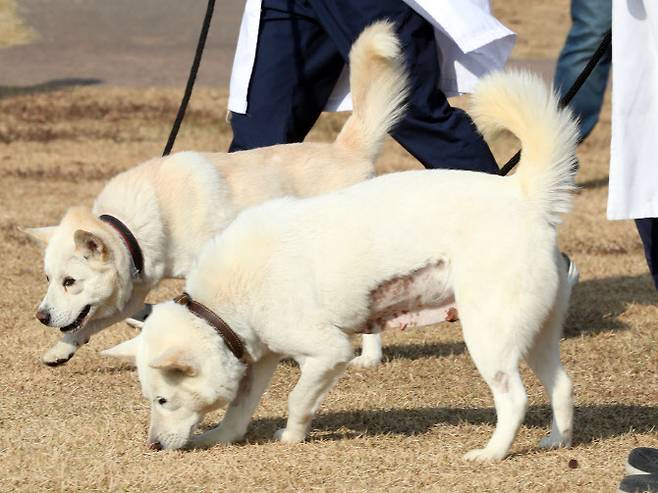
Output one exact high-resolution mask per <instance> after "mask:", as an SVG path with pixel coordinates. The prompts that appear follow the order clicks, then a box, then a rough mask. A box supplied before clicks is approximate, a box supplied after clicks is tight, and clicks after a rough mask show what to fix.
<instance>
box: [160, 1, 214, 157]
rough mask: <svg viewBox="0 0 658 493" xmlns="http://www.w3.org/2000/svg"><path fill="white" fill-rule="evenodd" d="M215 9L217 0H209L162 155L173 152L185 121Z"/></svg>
mask: <svg viewBox="0 0 658 493" xmlns="http://www.w3.org/2000/svg"><path fill="white" fill-rule="evenodd" d="M214 10H215V0H208V7H207V8H206V16H205V18H204V19H203V26H202V27H201V33H200V34H199V42H198V43H197V46H196V52H195V53H194V61H193V62H192V68H190V75H189V77H188V78H187V85H186V86H185V93H184V94H183V99H182V101H181V102H180V106H179V107H178V114H177V115H176V119H175V120H174V125H173V127H171V132H170V133H169V139H168V140H167V145H166V146H165V148H164V151H163V153H162V156H168V155H169V154H170V153H171V149H172V148H173V147H174V142H176V136H177V135H178V130H179V129H180V125H181V123H182V122H183V118H185V110H187V104H188V103H189V102H190V97H191V96H192V89H193V88H194V82H195V81H196V75H197V72H198V71H199V65H200V64H201V57H202V56H203V49H204V48H205V46H206V38H207V37H208V30H209V29H210V21H211V19H212V13H213V11H214Z"/></svg>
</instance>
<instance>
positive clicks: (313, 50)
mask: <svg viewBox="0 0 658 493" xmlns="http://www.w3.org/2000/svg"><path fill="white" fill-rule="evenodd" d="M313 15H314V12H313V11H312V10H311V9H310V8H309V7H308V5H307V2H306V1H304V0H264V1H263V5H262V13H261V21H260V28H259V34H258V48H257V51H256V59H255V62H254V67H253V71H252V75H251V81H250V84H249V93H248V97H247V99H248V107H247V113H246V114H237V113H233V114H232V115H231V127H232V128H233V141H232V142H231V146H230V148H229V152H233V151H240V150H247V149H253V148H256V147H264V146H270V145H274V144H285V143H289V142H301V141H302V140H304V137H305V136H306V134H307V133H308V132H309V131H310V129H311V127H312V126H313V124H314V123H315V121H316V120H317V118H318V116H319V115H320V113H321V112H322V109H323V108H324V106H325V104H326V102H327V100H328V98H329V96H330V94H331V91H332V90H333V88H334V85H335V83H336V80H337V79H338V77H339V75H340V73H341V70H342V68H343V66H344V63H345V62H344V60H343V57H342V56H341V53H340V52H338V51H337V50H336V48H335V45H334V43H333V42H332V41H331V40H330V39H329V38H328V37H327V35H326V33H325V32H324V30H323V28H322V27H321V26H320V24H318V22H317V21H316V20H315V19H314V18H313Z"/></svg>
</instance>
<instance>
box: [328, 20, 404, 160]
mask: <svg viewBox="0 0 658 493" xmlns="http://www.w3.org/2000/svg"><path fill="white" fill-rule="evenodd" d="M350 91H351V93H352V106H353V111H352V114H351V115H350V117H349V119H348V120H347V122H345V125H344V126H343V129H342V130H341V131H340V133H339V134H338V137H336V144H337V145H339V146H342V147H346V148H348V149H350V150H352V151H355V152H358V153H359V154H361V155H364V156H365V157H366V158H367V159H368V160H370V161H371V162H374V161H375V160H376V159H377V157H378V155H379V152H380V150H381V147H382V144H383V142H384V138H385V137H386V134H387V133H388V132H390V131H391V129H392V128H393V127H394V126H395V124H396V123H397V122H398V121H399V120H400V118H401V117H402V116H403V114H404V109H405V101H406V98H407V94H408V91H409V89H408V76H407V71H406V69H405V65H404V59H403V57H402V52H401V49H400V41H399V40H398V37H397V35H396V34H395V26H394V24H393V23H392V22H389V21H380V22H376V23H374V24H372V25H370V26H368V27H367V28H366V29H364V30H363V32H362V33H361V34H360V35H359V37H358V38H357V40H356V41H355V42H354V44H353V45H352V49H351V51H350Z"/></svg>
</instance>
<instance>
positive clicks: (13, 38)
mask: <svg viewBox="0 0 658 493" xmlns="http://www.w3.org/2000/svg"><path fill="white" fill-rule="evenodd" d="M35 36H36V33H35V32H34V31H33V30H32V29H31V28H30V27H29V26H28V25H26V24H25V22H23V20H22V19H21V18H20V16H19V15H18V14H17V13H16V2H15V1H14V0H0V48H5V47H7V46H15V45H21V44H25V43H29V42H30V41H32V40H33V39H34V38H35Z"/></svg>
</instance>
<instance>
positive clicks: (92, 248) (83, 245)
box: [73, 229, 110, 261]
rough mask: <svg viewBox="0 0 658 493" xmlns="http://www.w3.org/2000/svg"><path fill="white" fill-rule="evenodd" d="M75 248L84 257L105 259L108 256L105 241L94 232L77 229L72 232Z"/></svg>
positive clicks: (108, 251)
mask: <svg viewBox="0 0 658 493" xmlns="http://www.w3.org/2000/svg"><path fill="white" fill-rule="evenodd" d="M73 239H74V240H75V249H76V250H77V251H78V252H79V253H80V254H81V255H82V256H83V257H85V258H95V259H98V260H102V261H106V260H107V259H108V258H109V257H110V250H109V248H107V245H106V244H105V242H104V241H103V240H102V239H101V238H100V237H99V236H97V235H95V234H94V233H90V232H89V231H85V230H84V229H78V230H76V232H75V233H74V234H73Z"/></svg>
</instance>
